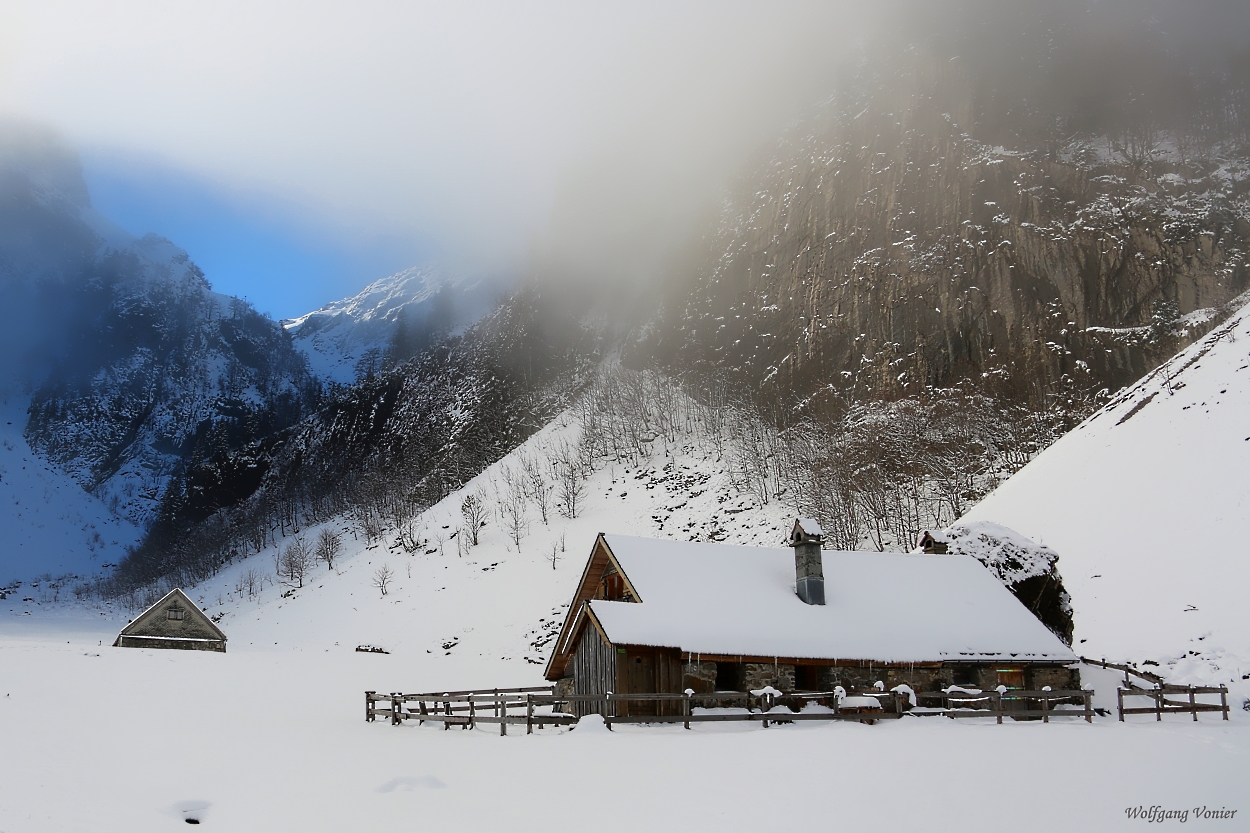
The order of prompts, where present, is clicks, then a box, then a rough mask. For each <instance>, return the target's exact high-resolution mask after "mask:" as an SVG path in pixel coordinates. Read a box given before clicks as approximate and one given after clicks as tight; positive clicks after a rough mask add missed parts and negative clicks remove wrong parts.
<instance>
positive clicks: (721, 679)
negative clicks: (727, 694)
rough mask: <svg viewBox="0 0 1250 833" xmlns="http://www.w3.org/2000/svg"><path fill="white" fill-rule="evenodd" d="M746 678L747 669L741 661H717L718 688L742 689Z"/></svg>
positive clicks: (724, 689) (723, 689)
mask: <svg viewBox="0 0 1250 833" xmlns="http://www.w3.org/2000/svg"><path fill="white" fill-rule="evenodd" d="M745 680H746V669H745V668H744V667H743V665H742V663H740V662H718V663H716V690H717V691H742V686H743V684H744V682H745Z"/></svg>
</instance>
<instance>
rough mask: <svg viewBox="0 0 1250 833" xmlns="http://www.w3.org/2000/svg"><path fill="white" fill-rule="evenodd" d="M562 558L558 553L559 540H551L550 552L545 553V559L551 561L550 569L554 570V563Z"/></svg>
mask: <svg viewBox="0 0 1250 833" xmlns="http://www.w3.org/2000/svg"><path fill="white" fill-rule="evenodd" d="M563 559H564V556H562V555H561V554H560V542H559V541H552V542H551V552H549V553H547V560H548V561H550V562H551V569H553V570H554V569H555V568H556V563H557V562H559V561H562V560H563Z"/></svg>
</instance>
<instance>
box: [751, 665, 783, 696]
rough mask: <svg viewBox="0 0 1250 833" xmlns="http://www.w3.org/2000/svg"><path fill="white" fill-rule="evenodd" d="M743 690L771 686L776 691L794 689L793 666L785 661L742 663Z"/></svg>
mask: <svg viewBox="0 0 1250 833" xmlns="http://www.w3.org/2000/svg"><path fill="white" fill-rule="evenodd" d="M743 669H744V670H745V674H744V679H743V690H744V691H758V690H759V689H761V688H764V687H765V686H772V687H773V688H775V689H777V690H778V691H794V666H793V665H789V664H787V663H784V662H781V663H771V662H748V663H745V664H744V665H743Z"/></svg>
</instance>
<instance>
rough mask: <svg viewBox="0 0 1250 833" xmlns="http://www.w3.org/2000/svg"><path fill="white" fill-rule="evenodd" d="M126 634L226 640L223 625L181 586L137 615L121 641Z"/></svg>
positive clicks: (118, 642) (119, 638)
mask: <svg viewBox="0 0 1250 833" xmlns="http://www.w3.org/2000/svg"><path fill="white" fill-rule="evenodd" d="M123 637H155V638H157V639H173V640H178V639H185V640H212V641H214V642H222V643H224V642H225V641H226V635H225V633H223V632H222V630H221V628H219V627H217V626H216V625H215V624H213V621H212V620H211V619H209V618H208V616H207V615H205V613H204V611H202V610H200V609H199V607H198V606H196V604H195V602H193V601H191V599H189V598H188V597H187V594H186V593H184V592H182V590H180V589H174V590H171V591H169V592H168V593H166V594H165V595H164V596H163V597H162V598H161V600H160V601H158V602H157V603H156V604H154V605H152V606H151V607H149V608H148V609H147V610H145V611H144V612H143V613H141V614H139V615H138V616H137V617H135V620H134V621H133V622H131V623H130V624H129V625H127V626H126V627H125V628H123V629H122V631H121V633H120V634H118V641H117V642H115V643H114V645H118V644H120V643H121V642H122V641H123V639H122V638H123Z"/></svg>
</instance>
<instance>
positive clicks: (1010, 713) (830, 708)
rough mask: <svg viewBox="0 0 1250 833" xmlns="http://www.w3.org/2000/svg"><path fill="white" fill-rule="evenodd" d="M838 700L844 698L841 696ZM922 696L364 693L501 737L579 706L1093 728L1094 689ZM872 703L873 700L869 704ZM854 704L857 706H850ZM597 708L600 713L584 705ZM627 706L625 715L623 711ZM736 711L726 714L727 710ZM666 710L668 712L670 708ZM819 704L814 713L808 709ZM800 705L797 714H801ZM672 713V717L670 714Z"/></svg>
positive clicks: (568, 721)
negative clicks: (913, 704) (1058, 721)
mask: <svg viewBox="0 0 1250 833" xmlns="http://www.w3.org/2000/svg"><path fill="white" fill-rule="evenodd" d="M839 695H842V697H840V696H839ZM916 696H917V697H919V698H921V699H924V698H925V697H933V696H937V697H940V698H942V705H941V706H939V707H937V708H917V709H912V710H911V711H909V706H910V703H909V700H908V696H907V695H906V694H904V693H903V692H896V691H881V690H879V689H875V688H873V689H865V690H862V691H852V692H844V691H838V692H833V691H828V692H803V693H782V692H778V691H775V690H769V689H764V690H763V691H760V692H726V691H721V692H715V693H711V694H694V693H693V692H687V693H684V694H658V693H655V694H653V693H647V694H612V693H608V694H558V693H557V692H556V689H555V687H554V686H544V687H539V688H511V689H487V690H484V691H451V692H427V693H423V694H405V693H402V692H391V693H389V694H387V693H379V692H377V691H366V692H365V720H366V721H367V722H370V723H372V722H374V721H375V720H376V718H378V717H384V718H388V719H389V720H390V722H391V725H393V726H399V725H402V724H403V722H404V721H405V720H416V721H418V722H419V723H425V722H426V721H429V722H432V723H442V724H443V728H444V729H450V728H451V727H452V726H460V727H461V728H469V729H471V728H473V727H475V726H476V725H477V724H479V723H485V724H490V723H498V724H499V734H501V735H506V734H507V733H508V725H509V724H512V725H524V726H525V731H526V734H532V733H533V731H534V728H535V727H537V728H539V729H542V728H544V727H546V726H548V725H553V726H569V725H573V724H575V723H577V721H578V720H579V716H578V715H576V714H573V713H572V712H571V711H569V710H568V709H570V708H571V707H572V706H573V705H574V704H577V705H578V706H581V707H582V708H581V710H582V711H595V712H599V713H600V714H602V716H603V720H604V723H606V724H607V725H608V726H609V728H610V727H611V726H612V725H613V724H616V723H681V724H682V725H683V726H684V727H685V728H687V729H689V728H690V724H691V723H712V722H725V721H758V722H760V723H762V724H763V726H764V727H765V728H767V727H768V724H769V723H793V722H799V721H811V720H857V721H861V722H867V723H873V722H876V721H877V720H880V719H886V720H892V719H897V718H900V717H903V716H904V715H905V714H914V715H944V716H947V717H952V718H956V717H993V718H996V719H997V722H998V723H1002V722H1003V717H1010V718H1012V719H1013V720H1018V719H1037V718H1041V720H1042V722H1044V723H1049V722H1050V719H1051V718H1052V717H1059V716H1068V717H1083V718H1085V720H1086V721H1087V722H1093V708H1092V703H1091V698H1092V696H1093V692H1092V691H1009V692H1007V693H1001V692H998V691H992V692H988V693H984V694H982V693H977V692H958V693H951V694H946V693H942V692H925V693H923V694H920V693H918V694H917V695H916ZM866 698H871V699H866ZM852 702H853V703H854V705H851V703H852ZM1074 703H1076V704H1079V705H1080V706H1081V708H1079V709H1056V708H1055V706H1056V705H1063V704H1074ZM592 704H594V705H596V706H598V708H596V709H593V710H591V709H586V708H585V707H586V706H589V705H592ZM630 704H650V705H651V706H652V707H653V708H654V713H652V714H637V713H634V714H630V713H629V712H630V711H636V710H638V709H637V708H635V709H631V708H630ZM621 705H624V706H625V708H624V709H623V711H624V712H626V713H624V714H621V713H619V712H621V711H622V709H620V708H619V707H620V706H621ZM727 705H728V706H731V707H732V710H725V711H720V709H722V708H725V707H726V706H727ZM666 706H667V708H666ZM810 706H815V707H816V708H815V709H810V710H809V707H810ZM796 707H797V708H796ZM666 712H668V713H666Z"/></svg>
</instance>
